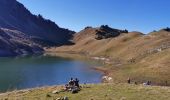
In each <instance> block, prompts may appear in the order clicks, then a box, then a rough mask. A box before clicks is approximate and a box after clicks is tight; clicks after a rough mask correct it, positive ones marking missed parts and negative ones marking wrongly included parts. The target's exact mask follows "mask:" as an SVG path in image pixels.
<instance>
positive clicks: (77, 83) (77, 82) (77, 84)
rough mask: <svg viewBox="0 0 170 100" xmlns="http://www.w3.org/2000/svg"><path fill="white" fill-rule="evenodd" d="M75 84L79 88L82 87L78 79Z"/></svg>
mask: <svg viewBox="0 0 170 100" xmlns="http://www.w3.org/2000/svg"><path fill="white" fill-rule="evenodd" d="M74 83H75V86H77V87H78V88H79V87H80V86H79V80H78V78H76V79H75V80H74Z"/></svg>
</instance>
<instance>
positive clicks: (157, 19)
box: [18, 0, 170, 33]
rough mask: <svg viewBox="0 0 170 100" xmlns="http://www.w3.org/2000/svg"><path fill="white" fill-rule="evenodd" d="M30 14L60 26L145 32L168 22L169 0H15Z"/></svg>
mask: <svg viewBox="0 0 170 100" xmlns="http://www.w3.org/2000/svg"><path fill="white" fill-rule="evenodd" d="M18 1H19V2H21V3H23V4H24V5H25V6H26V8H28V9H29V10H30V11H31V12H32V13H33V14H41V15H43V17H45V18H47V19H51V20H52V21H54V22H56V24H58V25H59V26H60V27H64V28H69V29H71V30H74V31H80V30H82V29H83V28H84V27H86V26H93V27H96V26H100V25H103V24H104V25H106V24H107V25H109V26H111V27H113V28H119V29H128V30H129V31H141V32H144V33H148V32H151V31H153V30H158V29H160V28H164V27H168V26H170V0H18Z"/></svg>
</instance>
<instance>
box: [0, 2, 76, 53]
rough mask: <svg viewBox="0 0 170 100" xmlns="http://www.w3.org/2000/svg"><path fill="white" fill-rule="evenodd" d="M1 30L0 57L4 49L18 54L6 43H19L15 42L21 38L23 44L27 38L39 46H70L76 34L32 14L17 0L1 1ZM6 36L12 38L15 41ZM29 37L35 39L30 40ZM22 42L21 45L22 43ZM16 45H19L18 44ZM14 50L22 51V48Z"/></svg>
mask: <svg viewBox="0 0 170 100" xmlns="http://www.w3.org/2000/svg"><path fill="white" fill-rule="evenodd" d="M0 28H1V32H0V38H1V39H0V44H1V46H0V56H1V53H2V51H3V49H4V48H9V49H10V51H11V53H12V52H15V53H16V51H15V49H14V50H13V51H12V48H13V47H14V46H13V47H11V46H12V45H8V44H7V42H4V41H8V43H10V44H11V43H12V42H14V41H19V40H15V39H18V38H20V40H21V41H22V42H23V41H24V42H25V38H26V39H29V41H27V42H31V43H33V42H34V43H35V44H38V45H39V46H50V45H57V46H60V45H63V44H70V43H71V42H70V39H71V38H72V36H73V34H74V33H75V32H73V31H70V30H68V29H64V28H60V27H59V26H58V25H56V24H55V23H54V22H52V21H51V20H47V19H44V18H43V17H42V16H41V15H33V14H31V13H30V11H29V10H27V9H26V8H25V7H24V5H23V4H21V3H19V2H18V1H16V0H0ZM4 29H5V30H4ZM7 30H8V31H7ZM14 33H15V34H14ZM21 33H22V34H21ZM16 34H17V35H16ZM14 35H16V36H14ZM20 35H21V36H20ZM4 36H10V37H12V39H13V41H11V39H7V38H5V37H4ZM28 37H33V38H31V39H30V38H28ZM21 41H20V43H22V42H21ZM14 43H16V45H18V44H17V43H18V42H14ZM20 43H19V45H20ZM23 44H24V43H23ZM24 45H25V44H24ZM27 46H29V45H27ZM31 47H32V46H31ZM14 48H18V49H21V47H20V46H16V47H14ZM28 51H29V50H28ZM15 53H13V54H15Z"/></svg>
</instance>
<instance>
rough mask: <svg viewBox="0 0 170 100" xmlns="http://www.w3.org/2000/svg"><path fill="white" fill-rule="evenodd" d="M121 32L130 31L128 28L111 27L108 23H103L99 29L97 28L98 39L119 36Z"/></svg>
mask: <svg viewBox="0 0 170 100" xmlns="http://www.w3.org/2000/svg"><path fill="white" fill-rule="evenodd" d="M121 33H128V30H119V29H113V28H110V27H109V26H108V25H102V26H101V27H100V28H99V29H97V30H96V37H95V38H96V39H97V40H101V39H107V38H112V37H116V36H119V35H120V34H121Z"/></svg>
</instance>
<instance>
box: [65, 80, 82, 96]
mask: <svg viewBox="0 0 170 100" xmlns="http://www.w3.org/2000/svg"><path fill="white" fill-rule="evenodd" d="M65 89H66V90H67V91H71V92H72V93H74V92H75V93H76V92H78V91H79V90H80V85H79V79H78V78H75V79H73V78H71V79H70V81H69V82H68V84H66V85H65Z"/></svg>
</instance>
